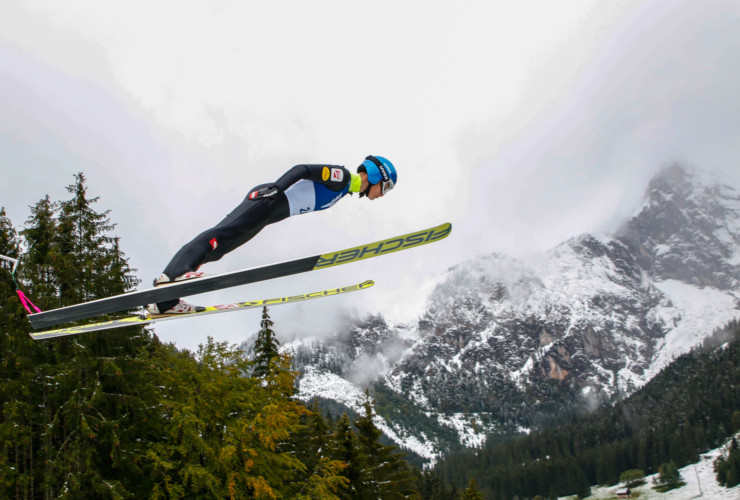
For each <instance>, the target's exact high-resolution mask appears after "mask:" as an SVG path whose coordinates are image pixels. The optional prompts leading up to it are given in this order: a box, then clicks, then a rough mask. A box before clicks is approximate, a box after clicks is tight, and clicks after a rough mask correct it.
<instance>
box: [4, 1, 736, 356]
mask: <svg viewBox="0 0 740 500" xmlns="http://www.w3.org/2000/svg"><path fill="white" fill-rule="evenodd" d="M738 25H740V3H738V2H736V1H728V0H717V1H712V2H696V1H692V0H656V1H640V0H629V1H616V2H593V1H590V0H589V1H587V0H580V1H569V2H550V1H544V0H542V1H524V2H486V1H482V0H481V1H472V0H461V1H455V2H451V1H424V2H421V1H409V2H391V1H385V0H383V1H377V2H372V3H364V4H362V3H356V2H344V1H339V0H335V1H325V0H318V1H314V2H302V1H298V0H293V1H284V2H263V1H249V2H242V1H235V0H231V1H229V0H226V1H221V2H202V1H195V0H190V1H161V2H144V1H130V2H122V3H109V2H97V1H92V0H90V1H81V0H73V1H69V2H55V1H51V0H46V1H17V2H9V3H8V5H4V6H3V15H2V16H0V151H2V156H1V157H0V161H1V162H2V177H1V179H2V180H1V181H0V186H2V190H1V191H0V193H1V194H0V206H4V207H5V208H6V210H7V212H8V215H9V216H10V218H11V219H12V220H13V222H14V223H15V225H16V226H21V225H22V224H23V222H24V221H25V219H26V218H27V217H28V206H29V205H31V204H34V203H36V202H37V201H38V200H39V199H41V198H42V197H43V196H44V195H45V194H47V193H48V194H49V195H50V196H51V197H52V199H60V198H64V197H66V196H67V193H66V192H65V191H64V186H66V185H68V184H71V183H72V182H73V175H74V173H76V172H79V171H82V172H84V173H85V174H86V175H87V177H88V186H89V189H90V193H91V195H94V196H97V195H99V196H100V199H101V201H100V204H99V205H100V206H99V209H100V210H101V211H102V210H106V209H110V210H111V217H112V219H113V221H114V222H116V223H118V227H117V229H116V234H117V235H119V236H120V237H121V241H122V246H123V249H124V251H125V252H126V253H127V256H128V257H129V258H130V260H131V264H132V265H133V267H135V268H137V269H138V275H139V276H140V278H141V279H142V280H144V281H145V282H148V281H149V280H150V279H151V278H152V277H153V276H155V275H157V274H158V273H159V272H160V271H161V269H162V268H163V266H164V265H165V264H166V262H167V260H168V259H169V258H170V256H171V255H172V254H173V253H174V252H175V251H176V250H177V249H178V248H179V247H180V246H181V245H182V244H183V243H185V242H186V241H188V240H189V239H190V238H192V237H193V236H194V235H195V234H197V233H198V232H199V231H201V230H202V229H204V228H206V227H209V226H212V225H213V224H215V223H216V222H218V221H219V220H220V219H221V218H222V217H223V216H224V215H225V214H226V213H228V212H229V211H230V210H231V209H232V208H233V207H234V206H235V205H236V204H238V203H239V202H240V201H241V199H242V198H243V197H244V195H245V193H246V191H247V190H248V189H249V188H250V187H252V186H253V185H255V184H258V183H261V182H266V181H271V180H274V179H276V178H277V177H279V175H281V174H282V173H283V172H284V171H285V170H287V169H288V168H289V167H291V166H292V165H294V164H296V163H312V162H313V163H317V162H329V163H338V164H344V165H346V166H348V167H349V168H354V167H355V166H356V165H357V164H358V163H359V162H360V161H361V160H362V159H363V158H364V156H365V155H367V154H369V153H373V154H381V155H384V156H387V157H388V158H390V159H391V160H392V161H393V162H394V163H395V164H396V165H397V167H398V169H399V182H398V186H397V189H396V190H394V191H393V192H392V193H391V194H390V195H389V196H388V197H387V198H385V199H383V200H379V201H376V202H373V203H370V202H367V201H366V200H358V199H356V198H355V199H347V200H342V201H341V202H340V203H339V204H338V205H337V206H336V207H335V208H333V209H331V210H329V211H326V212H323V213H317V214H309V215H305V216H301V217H298V218H293V219H290V220H288V221H285V222H283V223H281V224H279V225H276V226H272V227H270V228H268V229H266V230H265V231H264V232H263V233H262V234H260V235H259V236H258V237H257V238H255V239H254V240H253V241H252V242H250V243H249V245H248V246H246V247H244V248H242V249H239V250H237V251H236V252H234V253H233V254H230V255H229V256H228V257H227V258H225V259H223V260H222V261H220V262H218V263H215V264H213V265H210V266H208V269H207V271H209V272H213V273H215V272H220V271H225V270H233V269H239V268H244V267H250V266H255V265H260V264H265V263H269V262H275V261H278V260H284V259H290V258H296V257H302V256H306V255H312V254H316V253H323V252H325V251H330V250H336V249H341V248H346V247H351V246H354V245H358V244H361V243H365V242H367V241H373V240H375V239H381V238H385V237H389V236H392V235H395V234H401V233H404V232H407V231H411V230H415V229H419V228H424V227H429V226H432V225H436V224H439V223H441V222H444V221H451V222H452V223H453V227H454V229H453V233H452V236H450V238H448V240H446V241H444V242H441V243H437V244H435V245H432V246H429V247H426V248H421V249H416V250H413V251H409V252H403V253H397V254H394V255H390V256H387V257H384V258H383V259H373V260H370V261H367V262H364V263H360V264H356V265H353V266H352V267H345V268H336V269H332V270H326V271H322V272H320V273H312V274H311V275H310V276H309V275H306V276H297V277H293V278H289V279H285V280H279V281H271V282H267V283H262V284H259V285H255V286H249V287H241V288H239V289H234V290H228V291H224V292H221V293H218V294H212V295H209V296H206V297H197V298H195V300H194V301H201V302H204V303H211V302H216V303H223V302H229V301H233V300H243V299H255V298H264V297H268V296H281V295H291V294H297V293H302V292H307V291H312V290H314V289H316V290H319V289H323V288H330V287H335V286H342V285H348V284H351V283H356V282H359V281H363V280H365V279H375V280H376V282H377V285H376V286H375V287H374V288H372V289H370V290H367V291H363V292H358V293H356V294H353V295H348V296H346V297H341V298H331V299H322V300H321V301H314V302H311V303H307V304H304V305H301V306H295V307H294V306H290V307H288V306H286V307H283V308H274V309H273V311H272V315H273V319H274V320H275V322H276V328H277V329H278V331H281V330H283V331H289V332H290V334H287V333H286V336H293V335H303V334H306V335H308V334H321V332H326V331H329V330H330V328H333V327H334V325H335V324H336V323H337V322H338V321H339V318H341V317H342V316H341V315H346V314H350V315H356V316H362V315H364V314H366V313H368V312H370V313H377V312H382V313H383V314H385V315H387V316H388V317H390V318H393V319H395V320H398V321H408V320H411V319H413V318H414V317H415V316H417V315H418V314H419V313H420V311H421V310H422V309H423V306H424V303H425V300H426V297H427V296H428V293H429V292H430V291H431V290H432V289H433V286H434V284H435V283H436V282H437V281H438V280H439V276H440V275H442V274H443V273H444V272H445V271H446V269H447V268H448V267H450V266H453V265H455V264H458V263H459V262H461V261H463V260H465V259H467V258H470V257H473V256H475V255H479V254H483V253H490V252H493V251H497V252H503V253H508V254H511V255H515V256H520V255H527V254H534V253H538V252H541V251H543V250H545V249H547V248H550V247H552V246H553V245H555V244H557V243H559V242H560V241H562V240H564V239H566V238H568V237H570V236H572V235H574V234H577V233H580V232H583V231H592V230H609V229H612V228H614V227H615V226H616V225H617V224H618V223H619V222H620V221H621V220H622V219H623V218H624V217H625V216H626V215H627V214H629V213H630V212H631V210H632V209H633V208H634V206H636V205H637V204H638V203H639V200H640V197H641V195H642V192H643V189H644V187H645V185H646V183H647V180H648V179H649V178H650V177H651V176H652V175H653V173H654V172H655V171H656V169H658V168H660V167H661V166H664V165H666V164H668V163H671V162H673V161H682V162H685V163H687V164H691V165H695V166H697V167H700V168H704V169H708V170H714V171H716V172H718V175H719V176H720V177H722V178H723V179H727V181H728V182H729V183H730V184H733V185H735V186H740V141H738V140H737V137H738V136H740V120H738V119H737V117H738V116H740V99H738V97H737V96H738V94H737V89H738V88H740V30H738V29H737V26H738ZM327 324H328V325H329V327H327ZM258 325H259V312H258V311H256V312H252V313H240V314H233V315H222V316H218V317H210V318H205V319H203V320H192V321H188V322H185V324H183V322H170V323H169V324H163V325H162V326H161V327H157V332H158V333H159V334H160V336H161V337H162V338H163V339H165V340H167V341H174V342H176V343H177V344H178V345H179V346H182V347H187V348H194V347H195V346H197V344H198V343H200V342H202V341H203V340H204V339H205V336H206V335H213V336H215V337H216V338H217V339H219V340H229V341H233V342H239V341H241V340H242V339H243V338H245V337H246V336H247V335H248V334H249V333H252V332H254V331H255V330H256V329H257V328H258Z"/></svg>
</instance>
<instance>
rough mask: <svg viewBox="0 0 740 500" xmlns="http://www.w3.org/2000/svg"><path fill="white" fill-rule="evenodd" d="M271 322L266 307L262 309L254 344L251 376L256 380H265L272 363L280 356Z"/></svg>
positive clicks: (278, 345)
mask: <svg viewBox="0 0 740 500" xmlns="http://www.w3.org/2000/svg"><path fill="white" fill-rule="evenodd" d="M272 326H273V322H272V320H271V319H270V315H269V314H268V312H267V307H263V308H262V321H261V322H260V331H259V333H258V334H257V340H256V342H255V344H254V368H253V370H252V375H253V376H254V377H257V378H265V377H267V376H268V375H269V374H270V371H271V370H272V369H273V367H272V362H273V360H275V359H276V358H277V357H278V356H279V355H280V351H279V349H280V342H278V339H277V338H276V337H275V332H274V331H273V329H272Z"/></svg>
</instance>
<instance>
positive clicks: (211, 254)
mask: <svg viewBox="0 0 740 500" xmlns="http://www.w3.org/2000/svg"><path fill="white" fill-rule="evenodd" d="M259 188H260V186H257V187H255V188H254V189H252V190H250V192H252V191H254V190H256V189H259ZM289 214H290V210H289V208H288V199H287V198H286V197H285V195H284V194H282V193H281V194H279V195H278V196H276V198H275V199H269V198H268V199H261V200H250V199H249V198H245V199H244V201H242V202H241V203H240V204H239V206H238V207H236V208H235V209H234V210H232V211H231V213H229V215H227V216H226V217H225V218H224V219H223V220H222V221H221V222H219V223H218V224H216V225H215V226H214V227H212V228H211V229H207V230H206V231H203V232H202V233H200V234H199V235H198V236H196V237H195V238H193V240H192V241H190V242H189V243H187V244H186V245H185V246H183V247H182V248H181V249H180V250H179V251H178V252H177V253H176V254H175V256H174V257H173V258H172V260H171V261H170V263H169V264H167V267H166V268H165V269H164V274H166V275H167V276H169V277H170V279H175V278H176V277H178V276H181V275H183V274H185V273H186V272H188V271H195V270H196V269H198V267H199V266H200V265H201V264H204V263H206V262H214V261H217V260H219V259H220V258H221V257H223V256H224V255H226V254H227V253H229V252H231V251H232V250H235V249H236V248H238V247H240V246H241V245H243V244H244V243H246V242H247V241H249V240H251V239H252V238H253V237H254V236H255V235H257V233H259V232H260V231H261V230H262V229H264V228H265V226H267V225H269V224H273V223H275V222H278V221H281V220H283V219H285V218H286V217H288V215H289ZM177 302H178V300H174V301H167V302H162V303H158V304H157V306H158V307H159V310H160V311H165V310H167V309H169V308H170V307H172V306H174V305H175V304H177ZM167 306H169V307H167Z"/></svg>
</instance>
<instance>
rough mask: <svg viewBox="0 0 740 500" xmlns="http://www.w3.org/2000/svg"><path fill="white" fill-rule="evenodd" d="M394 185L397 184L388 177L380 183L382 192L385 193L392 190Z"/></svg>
mask: <svg viewBox="0 0 740 500" xmlns="http://www.w3.org/2000/svg"><path fill="white" fill-rule="evenodd" d="M394 185H395V184H393V181H392V180H390V179H388V180H387V181H381V183H380V192H381V193H382V194H385V193H387V192H388V191H390V190H391V189H393V186H394Z"/></svg>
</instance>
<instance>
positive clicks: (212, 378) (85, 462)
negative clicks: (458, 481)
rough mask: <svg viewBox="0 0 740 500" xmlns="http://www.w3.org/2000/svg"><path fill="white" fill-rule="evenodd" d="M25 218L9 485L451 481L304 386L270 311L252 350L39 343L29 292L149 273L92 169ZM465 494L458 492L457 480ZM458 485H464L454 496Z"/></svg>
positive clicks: (5, 374) (118, 339) (88, 292)
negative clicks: (309, 397) (301, 391)
mask: <svg viewBox="0 0 740 500" xmlns="http://www.w3.org/2000/svg"><path fill="white" fill-rule="evenodd" d="M67 189H68V192H69V198H68V199H66V200H62V201H52V200H51V199H50V198H49V196H46V197H44V198H42V199H41V200H40V201H39V202H38V203H36V204H35V205H33V206H32V207H30V216H29V217H28V219H27V220H26V221H25V224H24V225H23V226H22V227H21V228H16V227H14V225H13V224H12V222H11V221H10V220H9V218H8V217H7V216H6V213H5V210H4V209H0V254H2V255H5V256H8V257H11V258H14V259H20V260H21V265H20V266H19V267H18V268H17V270H16V271H15V272H11V271H12V270H13V269H12V265H11V263H9V262H6V261H2V267H3V269H0V271H1V272H0V378H1V381H0V408H1V411H2V413H1V415H2V416H1V418H0V446H2V451H1V452H0V498H12V499H52V498H69V499H81V498H96V499H126V498H152V499H174V498H199V499H222V498H230V499H242V498H265V499H274V498H295V499H344V498H348V499H349V498H352V499H377V498H388V499H403V498H419V497H420V491H421V490H422V489H423V490H424V491H447V490H445V488H446V486H444V485H441V483H439V481H437V480H436V478H435V477H433V476H432V475H431V474H430V473H426V472H425V473H422V472H420V471H419V470H418V469H415V468H413V467H411V466H410V465H409V464H408V463H407V462H406V461H405V460H404V456H403V454H401V453H400V452H399V451H398V450H397V449H396V448H394V447H391V446H388V445H385V444H382V443H381V442H380V434H381V433H380V431H379V430H378V428H377V427H376V426H375V424H374V423H373V417H374V414H373V409H372V404H371V401H370V399H369V396H368V400H367V401H365V402H364V406H363V407H364V409H365V411H364V414H362V415H358V416H356V417H355V418H354V419H352V420H350V418H349V417H348V416H347V415H341V416H337V417H332V416H331V415H326V414H324V413H322V411H321V410H319V408H318V407H317V406H316V405H315V404H314V405H310V406H307V405H305V404H303V403H302V402H300V401H298V400H297V399H295V398H294V392H295V385H296V378H297V376H298V373H297V372H295V371H294V370H293V369H292V363H291V359H290V357H289V356H287V355H285V354H281V353H280V352H279V351H278V341H277V337H276V334H275V331H274V330H273V324H272V321H271V320H270V317H269V312H268V310H267V309H265V310H263V315H262V321H261V323H260V324H259V325H250V326H249V327H248V328H249V329H250V330H249V331H254V330H256V329H257V328H259V334H258V337H257V341H256V343H255V345H254V346H253V352H254V356H252V357H251V358H248V357H247V356H245V354H244V352H243V351H242V350H240V349H238V348H237V347H236V346H230V345H227V344H226V343H220V342H215V341H213V340H212V339H210V338H204V342H203V344H201V345H200V348H199V349H198V350H197V352H190V351H187V350H179V349H177V348H176V347H175V346H173V345H171V344H164V343H162V342H160V341H159V340H158V338H157V336H156V335H154V334H153V333H152V332H151V331H150V330H147V329H145V328H142V327H128V328H122V329H118V330H111V331H108V332H98V333H92V334H86V335H79V336H73V337H62V338H57V339H51V340H46V341H34V340H32V339H31V338H30V337H29V335H28V333H29V331H30V323H29V322H28V321H27V320H26V311H25V310H24V309H23V306H22V305H21V301H20V300H19V297H18V296H17V295H16V290H17V289H21V290H22V291H23V292H24V293H25V294H26V295H27V296H28V297H29V298H30V299H31V300H32V301H33V303H34V304H36V305H37V306H39V307H40V308H41V309H52V308H56V307H61V306H65V305H70V304H75V303H79V302H82V301H88V300H93V299H96V298H101V297H106V296H110V295H114V294H119V293H123V292H126V291H129V290H132V289H133V288H135V287H136V286H137V285H138V280H137V278H136V277H135V274H134V269H131V268H130V267H129V264H128V260H127V259H126V256H125V254H124V252H123V251H122V250H121V246H120V242H119V239H118V238H117V237H116V236H115V235H114V229H115V224H113V223H112V222H111V218H110V214H109V213H108V212H107V211H97V209H96V203H98V198H96V197H91V196H90V195H89V194H88V188H87V186H86V180H85V176H84V175H83V174H78V175H76V176H75V181H74V183H73V184H72V185H70V186H68V188H67ZM453 493H454V492H453ZM455 496H457V495H456V494H455Z"/></svg>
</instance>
